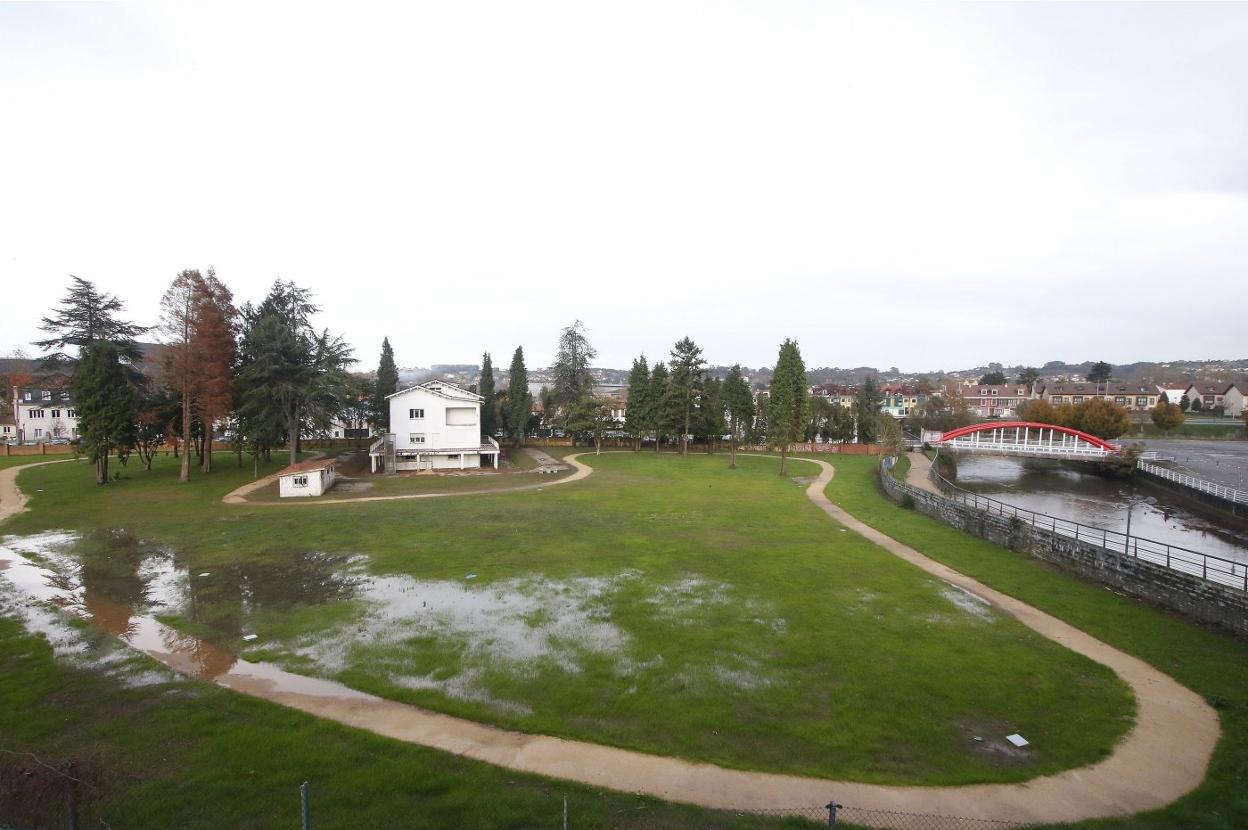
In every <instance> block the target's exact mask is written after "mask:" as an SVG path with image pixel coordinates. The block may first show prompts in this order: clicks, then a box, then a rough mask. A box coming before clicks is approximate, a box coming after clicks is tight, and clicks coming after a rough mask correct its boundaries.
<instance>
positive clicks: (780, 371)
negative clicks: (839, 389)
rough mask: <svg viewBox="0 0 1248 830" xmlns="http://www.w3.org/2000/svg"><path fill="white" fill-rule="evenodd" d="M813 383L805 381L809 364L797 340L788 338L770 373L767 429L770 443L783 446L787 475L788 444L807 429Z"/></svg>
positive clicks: (781, 463)
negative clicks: (769, 410) (811, 384)
mask: <svg viewBox="0 0 1248 830" xmlns="http://www.w3.org/2000/svg"><path fill="white" fill-rule="evenodd" d="M809 397H810V386H809V383H808V382H807V380H806V364H805V363H804V362H803V361H802V353H801V352H800V351H799V350H798V348H797V342H796V341H794V340H785V341H784V343H782V344H781V346H780V355H779V356H778V357H777V358H776V368H775V370H774V371H773V372H772V375H771V412H770V423H769V424H768V428H769V429H770V432H771V443H772V444H773V445H776V446H778V447H779V448H780V475H784V474H785V462H786V461H787V460H788V454H789V446H790V445H791V444H793V442H795V441H797V440H799V439H800V438H801V437H802V436H803V435H804V434H805V431H806V418H807V412H808V411H809V408H810V401H809Z"/></svg>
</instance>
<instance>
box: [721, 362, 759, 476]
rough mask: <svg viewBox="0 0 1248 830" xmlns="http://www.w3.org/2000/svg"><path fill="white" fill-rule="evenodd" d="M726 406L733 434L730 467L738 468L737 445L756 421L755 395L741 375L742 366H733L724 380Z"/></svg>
mask: <svg viewBox="0 0 1248 830" xmlns="http://www.w3.org/2000/svg"><path fill="white" fill-rule="evenodd" d="M724 405H725V406H726V407H727V409H728V426H729V432H730V433H731V434H732V456H731V460H730V461H729V462H728V467H729V468H730V469H733V470H735V469H736V468H737V443H738V442H740V440H741V438H742V437H743V435H744V433H745V428H746V426H748V425H751V424H752V423H753V420H754V395H753V393H752V392H751V391H750V385H749V384H748V383H746V382H745V377H744V376H743V375H742V374H741V366H740V365H739V364H735V363H734V364H733V366H732V368H730V369H729V370H728V377H726V378H724Z"/></svg>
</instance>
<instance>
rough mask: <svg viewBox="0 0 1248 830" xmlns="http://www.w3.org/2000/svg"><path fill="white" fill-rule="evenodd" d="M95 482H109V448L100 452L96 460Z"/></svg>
mask: <svg viewBox="0 0 1248 830" xmlns="http://www.w3.org/2000/svg"><path fill="white" fill-rule="evenodd" d="M95 483H96V484H108V450H107V449H105V450H104V452H102V453H100V457H99V458H97V459H96V460H95Z"/></svg>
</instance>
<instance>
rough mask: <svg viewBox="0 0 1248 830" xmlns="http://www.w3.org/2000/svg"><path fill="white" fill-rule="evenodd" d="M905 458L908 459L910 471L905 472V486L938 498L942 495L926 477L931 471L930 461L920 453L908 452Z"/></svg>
mask: <svg viewBox="0 0 1248 830" xmlns="http://www.w3.org/2000/svg"><path fill="white" fill-rule="evenodd" d="M906 456H907V457H908V458H909V459H910V469H909V470H907V471H906V484H909V485H910V486H911V487H917V488H919V489H920V490H926V491H927V492H929V493H935V494H936V495H938V496H941V495H944V494H943V493H941V492H940V488H939V487H937V486H936V484H935V482H933V481H932V479H931V478H930V477H929V476H928V473H929V471H930V470H931V469H932V462H931V459H929V458H928V457H927V456H926V455H924V454H923V453H921V452H908V453H906Z"/></svg>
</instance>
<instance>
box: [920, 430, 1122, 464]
mask: <svg viewBox="0 0 1248 830" xmlns="http://www.w3.org/2000/svg"><path fill="white" fill-rule="evenodd" d="M930 443H931V444H932V445H934V446H936V447H941V448H946V449H950V450H955V451H957V452H969V453H981V454H991V455H1022V456H1031V457H1035V458H1070V459H1075V460H1086V461H1096V460H1098V459H1102V458H1105V457H1106V456H1111V455H1121V454H1122V447H1119V446H1117V445H1115V444H1111V443H1109V442H1108V441H1105V440H1103V439H1101V438H1097V437H1096V436H1095V435H1089V434H1088V433H1086V432H1082V431H1080V430H1077V429H1071V428H1070V427H1059V426H1057V425H1056V424H1038V423H1034V422H1032V421H996V422H992V423H985V424H972V425H971V426H969V427H961V428H959V429H954V430H950V431H949V432H946V433H943V434H941V436H940V438H939V439H937V440H934V441H931V442H930Z"/></svg>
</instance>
